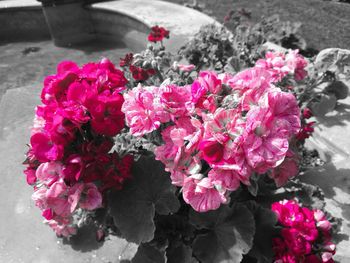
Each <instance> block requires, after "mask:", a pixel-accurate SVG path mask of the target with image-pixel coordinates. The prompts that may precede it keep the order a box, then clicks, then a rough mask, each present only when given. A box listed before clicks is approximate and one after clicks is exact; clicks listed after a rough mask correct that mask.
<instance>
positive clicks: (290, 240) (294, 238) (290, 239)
mask: <svg viewBox="0 0 350 263" xmlns="http://www.w3.org/2000/svg"><path fill="white" fill-rule="evenodd" d="M281 235H282V237H283V239H284V241H285V242H286V245H287V247H288V249H289V250H290V251H291V252H292V253H293V254H294V255H296V256H303V255H307V254H309V253H310V252H311V243H310V242H309V241H307V240H305V239H304V237H303V236H302V235H301V233H300V231H299V230H297V229H294V228H283V229H282V231H281Z"/></svg>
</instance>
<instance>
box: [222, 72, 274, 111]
mask: <svg viewBox="0 0 350 263" xmlns="http://www.w3.org/2000/svg"><path fill="white" fill-rule="evenodd" d="M227 83H228V85H230V86H231V88H232V89H233V90H235V91H237V92H238V93H239V95H240V96H242V100H241V106H242V110H245V111H247V110H249V109H250V107H251V104H253V105H254V104H255V105H256V104H258V102H259V100H260V98H261V97H262V96H263V95H264V93H265V92H266V91H267V90H268V89H269V88H270V87H271V75H270V73H269V72H268V71H266V70H264V69H261V68H250V69H246V70H244V71H242V72H240V73H238V74H236V75H235V76H234V77H233V78H231V79H229V80H227Z"/></svg>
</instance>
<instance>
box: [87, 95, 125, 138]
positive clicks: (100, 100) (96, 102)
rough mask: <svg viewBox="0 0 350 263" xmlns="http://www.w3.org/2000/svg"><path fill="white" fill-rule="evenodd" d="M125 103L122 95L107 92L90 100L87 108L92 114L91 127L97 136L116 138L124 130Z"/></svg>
mask: <svg viewBox="0 0 350 263" xmlns="http://www.w3.org/2000/svg"><path fill="white" fill-rule="evenodd" d="M123 102H124V98H123V96H122V95H121V94H120V93H118V92H114V93H112V94H110V93H109V92H107V91H106V92H104V93H102V94H100V95H98V96H95V97H93V98H91V99H90V100H89V102H88V104H87V108H88V110H89V112H90V114H91V127H92V129H93V130H94V131H95V132H96V133H97V134H101V135H107V136H115V135H116V134H117V133H118V132H120V131H121V130H122V129H123V128H124V113H123V112H122V111H121V106H122V104H123Z"/></svg>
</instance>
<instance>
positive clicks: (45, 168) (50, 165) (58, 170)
mask: <svg viewBox="0 0 350 263" xmlns="http://www.w3.org/2000/svg"><path fill="white" fill-rule="evenodd" d="M62 168H63V166H62V163H60V162H46V163H42V164H40V165H39V167H38V169H37V170H36V177H37V178H38V180H40V182H42V183H44V184H45V185H46V186H48V187H50V186H51V185H52V184H53V183H55V182H56V181H57V180H58V179H59V178H62V177H63V176H62Z"/></svg>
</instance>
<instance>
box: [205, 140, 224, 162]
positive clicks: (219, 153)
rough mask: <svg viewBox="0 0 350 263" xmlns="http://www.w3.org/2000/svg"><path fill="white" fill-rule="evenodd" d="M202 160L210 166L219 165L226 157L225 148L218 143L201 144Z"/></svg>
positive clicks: (206, 142) (207, 142)
mask: <svg viewBox="0 0 350 263" xmlns="http://www.w3.org/2000/svg"><path fill="white" fill-rule="evenodd" d="M199 149H200V150H201V155H202V158H203V159H204V160H205V161H206V162H207V163H208V164H209V165H211V164H213V163H218V162H220V161H221V160H222V157H223V155H224V146H223V145H222V144H220V143H219V142H217V141H202V142H201V143H200V144H199Z"/></svg>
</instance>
